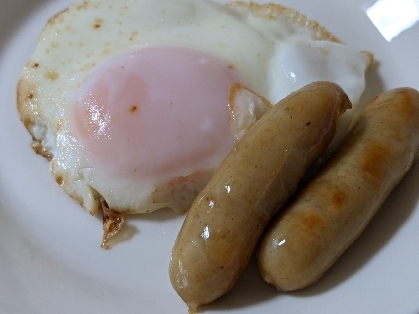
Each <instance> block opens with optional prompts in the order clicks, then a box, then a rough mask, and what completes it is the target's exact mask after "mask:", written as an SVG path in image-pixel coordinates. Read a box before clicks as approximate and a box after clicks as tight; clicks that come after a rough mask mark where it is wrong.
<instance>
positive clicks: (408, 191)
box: [0, 0, 419, 314]
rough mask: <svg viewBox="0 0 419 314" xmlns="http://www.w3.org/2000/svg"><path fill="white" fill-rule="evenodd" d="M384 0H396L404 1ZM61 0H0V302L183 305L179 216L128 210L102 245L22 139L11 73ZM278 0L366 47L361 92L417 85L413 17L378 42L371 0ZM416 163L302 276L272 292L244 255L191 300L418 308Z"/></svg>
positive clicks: (96, 226) (417, 35) (300, 308)
mask: <svg viewBox="0 0 419 314" xmlns="http://www.w3.org/2000/svg"><path fill="white" fill-rule="evenodd" d="M391 1H393V0H391ZM394 1H396V2H397V3H398V7H399V8H400V6H401V5H402V3H404V2H406V1H404V2H403V1H399V0H394ZM394 1H393V2H394ZM409 1H410V0H408V1H407V2H409ZM70 2H72V1H71V0H59V1H47V0H33V1H25V0H7V1H2V2H1V3H0V23H1V24H0V47H1V50H0V53H1V55H0V312H1V313H40V314H44V313H45V314H47V313H54V314H55V313H77V314H82V313H103V314H106V313H123V314H125V313H186V312H187V308H186V306H185V305H184V304H183V302H182V301H181V299H180V298H179V297H178V296H177V294H176V293H175V291H174V290H173V289H172V287H171V285H170V282H169V279H168V274H167V269H168V263H169V257H170V251H171V248H172V244H173V242H174V239H175V237H176V234H177V231H178V229H179V228H180V225H181V223H182V220H183V217H180V216H177V215H175V214H172V213H171V212H169V211H159V212H156V213H154V214H150V215H143V216H138V217H135V218H131V219H129V221H128V225H129V226H130V228H131V229H130V230H131V231H132V237H131V238H130V239H129V240H127V241H124V242H122V243H120V244H119V245H117V246H116V247H114V248H113V249H112V250H109V251H105V250H102V249H101V248H100V242H101V221H100V220H99V219H98V218H93V217H91V216H89V215H88V214H87V213H86V212H85V211H84V210H83V209H82V208H81V207H80V206H79V205H78V204H76V203H75V202H74V201H73V200H71V199H70V198H69V197H68V196H67V195H65V194H64V192H62V191H61V189H60V188H59V187H58V186H57V184H56V183H55V182H54V181H53V179H52V176H51V175H50V173H49V171H48V162H47V161H46V160H45V159H44V158H42V157H40V156H37V155H36V154H35V153H34V152H33V151H32V150H31V148H30V147H29V142H30V137H29V135H28V134H27V132H26V130H25V129H24V128H23V126H22V124H21V123H20V121H19V118H18V115H17V112H16V105H15V98H16V96H15V91H16V83H17V80H18V78H19V75H20V73H21V71H22V68H23V66H24V65H25V64H26V62H27V61H28V60H29V58H30V56H31V54H32V53H33V51H34V49H35V46H36V43H37V40H38V36H39V34H40V32H41V30H42V28H43V26H44V25H45V23H46V21H47V20H48V18H49V17H51V16H52V15H53V14H54V13H56V12H58V11H60V10H62V9H63V8H65V7H66V6H67V5H68V4H70ZM411 2H412V3H414V0H412V1H411ZM282 3H283V4H285V5H288V6H290V7H294V8H296V9H298V10H300V11H301V12H303V13H305V14H307V15H308V16H309V17H310V18H313V19H315V20H317V21H319V22H320V23H321V24H323V25H324V26H326V27H327V28H329V29H330V30H332V32H334V33H335V34H336V35H337V36H338V37H339V38H341V39H342V40H343V41H344V42H345V43H347V44H348V45H350V46H352V47H355V48H357V49H365V50H369V51H371V52H373V53H374V54H375V57H376V60H377V61H378V66H377V67H376V69H374V70H372V71H370V72H369V74H368V77H367V84H368V88H367V91H366V93H365V94H366V95H365V97H364V98H369V97H371V96H372V95H374V94H377V93H379V92H381V91H384V90H386V89H389V88H393V87H399V86H411V87H414V88H417V89H418V88H419V74H417V73H418V71H419V58H418V52H419V25H415V26H413V27H411V28H410V29H408V30H406V31H404V32H402V33H401V34H400V35H399V36H397V37H395V38H393V39H392V40H391V42H388V41H387V40H386V39H385V38H384V37H383V36H382V34H381V33H380V32H379V31H378V29H377V28H376V27H375V26H374V25H373V23H372V22H371V20H370V18H369V17H368V16H367V14H366V10H367V8H368V7H370V6H371V5H373V3H374V2H373V1H367V0H352V1H332V0H319V1H311V2H310V1H304V0H298V1H296V0H284V1H282ZM416 3H417V1H416ZM396 11H397V10H392V11H389V12H390V14H392V15H394V14H396V13H397V12H396ZM408 12H410V13H411V12H412V9H410V10H408ZM418 170H419V165H418V163H416V164H415V165H414V167H413V168H412V169H411V171H410V172H409V173H408V175H407V176H406V177H405V178H404V180H403V181H402V182H401V184H400V186H398V187H397V188H396V190H395V191H394V193H392V195H391V196H390V198H389V199H388V201H387V202H386V203H385V205H384V206H383V207H382V209H381V210H380V212H379V213H378V214H377V215H376V217H375V218H374V219H373V221H372V222H371V224H370V225H369V226H368V228H367V230H366V231H365V232H364V233H363V234H362V235H361V237H360V238H359V239H358V240H357V241H356V243H355V244H354V245H353V246H352V247H351V248H350V249H349V250H348V251H347V252H346V253H345V254H344V255H343V256H342V257H341V258H340V259H339V261H338V262H337V263H336V265H335V266H333V267H332V269H330V271H328V272H327V273H326V274H325V276H324V277H323V278H322V279H321V280H320V281H319V282H318V283H316V284H315V285H314V286H312V287H310V288H308V289H305V290H304V291H301V292H296V293H289V294H282V293H278V292H276V291H275V289H274V288H273V287H271V286H269V285H268V284H265V283H264V282H263V280H262V279H261V277H260V276H259V274H258V271H257V268H256V265H255V262H254V261H253V260H252V262H251V263H250V265H249V267H248V268H247V269H246V271H245V273H244V274H243V276H242V278H241V279H240V280H239V282H238V283H237V284H236V286H235V288H234V289H233V290H232V291H231V292H230V293H229V294H227V295H226V296H225V297H223V298H221V299H220V300H218V301H216V302H214V303H213V304H211V305H208V306H205V307H203V310H205V312H206V313H227V312H228V313H277V312H278V313H351V314H352V313H418V312H419V267H418V265H419V250H418V245H417V243H418V242H419V228H418V226H419V206H418V199H419V191H418V186H419V171H418Z"/></svg>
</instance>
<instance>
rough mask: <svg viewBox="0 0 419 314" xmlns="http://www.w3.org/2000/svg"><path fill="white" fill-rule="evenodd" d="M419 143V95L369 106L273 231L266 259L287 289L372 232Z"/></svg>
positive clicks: (269, 275)
mask: <svg viewBox="0 0 419 314" xmlns="http://www.w3.org/2000/svg"><path fill="white" fill-rule="evenodd" d="M418 149H419V93H418V92H417V91H415V90H413V89H410V88H400V89H395V90H391V91H388V92H386V93H383V94H380V95H378V96H377V97H375V98H374V99H372V100H371V101H370V102H369V103H368V104H366V106H365V108H364V110H363V112H362V113H361V116H360V117H359V120H358V122H357V123H356V124H355V125H354V127H353V128H352V130H351V131H350V133H349V134H348V136H347V137H346V138H345V140H344V142H343V145H342V146H341V147H340V148H339V150H338V152H337V154H336V155H335V156H334V157H333V158H332V160H330V161H329V163H328V164H327V165H326V167H325V169H324V170H323V171H321V172H320V173H319V174H318V175H317V176H316V177H315V178H314V179H313V180H312V181H311V182H310V183H309V184H308V185H307V186H306V187H305V188H304V189H303V190H302V192H301V193H300V194H298V196H297V198H296V199H295V200H294V201H293V203H292V204H291V205H290V206H288V207H287V208H286V209H285V210H284V211H283V212H282V213H280V215H279V216H278V217H277V218H275V219H276V220H275V222H274V223H273V225H272V226H271V227H270V228H269V229H268V231H267V232H266V234H265V235H264V237H263V240H262V242H261V245H260V248H259V253H258V264H259V268H260V272H261V274H262V276H263V278H264V279H265V280H266V281H267V282H269V283H272V284H273V285H274V286H275V287H276V288H277V289H279V290H282V291H292V290H296V289H301V288H304V287H306V286H308V285H310V284H312V283H314V282H315V281H316V280H317V279H319V278H320V277H321V276H322V275H323V273H324V272H325V271H326V270H327V269H328V268H329V267H330V266H331V265H332V264H333V263H334V262H335V261H336V260H337V259H338V257H339V256H340V255H341V254H342V253H343V252H344V251H345V250H346V248H347V247H348V246H349V245H350V244H351V243H352V242H353V241H354V240H355V239H356V238H357V237H358V235H359V234H360V233H361V232H362V231H363V230H364V228H365V227H366V225H367V224H368V222H369V221H370V219H371V218H372V217H373V215H374V214H375V212H376V211H377V210H378V208H379V207H380V206H381V204H382V203H383V202H384V200H385V199H386V197H387V196H388V195H389V193H390V191H391V190H392V189H393V188H394V187H395V186H396V185H397V183H398V182H399V181H400V179H401V178H402V177H403V176H404V174H405V173H406V172H407V171H408V169H409V168H410V166H411V165H412V163H413V160H414V158H415V157H416V156H417V155H418Z"/></svg>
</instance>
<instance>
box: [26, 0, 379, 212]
mask: <svg viewBox="0 0 419 314" xmlns="http://www.w3.org/2000/svg"><path fill="white" fill-rule="evenodd" d="M154 45H172V46H181V47H187V48H192V49H196V50H199V51H203V52H205V53H209V54H211V55H213V56H215V57H217V58H219V59H221V60H223V61H224V62H225V63H227V64H231V65H232V66H233V67H234V68H235V69H236V70H237V71H238V72H239V73H240V74H241V75H242V76H243V77H244V78H245V80H246V82H247V83H248V86H246V87H248V88H250V89H251V90H253V91H254V92H256V93H257V94H258V95H262V96H264V97H266V98H267V99H268V100H269V101H270V102H271V103H273V104H275V103H276V102H278V101H279V100H280V99H282V98H283V97H285V96H286V95H287V94H289V93H290V92H292V91H294V90H296V89H298V88H300V87H301V86H302V85H304V84H306V83H310V82H311V81H318V80H331V81H335V82H336V83H338V84H341V86H342V88H343V89H344V90H345V91H346V92H347V93H348V95H349V97H350V99H351V100H352V101H353V104H354V106H355V107H356V106H357V104H358V100H359V97H360V95H361V93H362V92H363V89H364V86H365V81H364V73H365V70H366V68H367V67H368V65H369V64H370V61H371V60H370V59H369V57H368V55H366V54H363V53H360V52H358V51H354V50H353V49H350V48H348V47H346V46H344V45H342V44H340V43H338V40H337V39H336V38H334V37H333V36H332V35H331V34H330V33H328V32H327V31H326V30H324V29H323V28H321V27H320V26H319V25H318V24H317V23H315V22H310V21H308V20H306V19H305V17H303V16H301V15H298V14H296V12H295V11H292V10H288V9H285V8H282V7H279V6H271V5H266V6H258V5H256V4H241V3H237V4H233V5H232V6H224V5H220V4H217V3H215V2H212V1H207V0H193V1H192V0H168V1H161V0H159V1H156V0H120V1H109V0H88V1H84V2H82V3H78V4H75V5H73V6H71V7H70V8H68V9H67V10H66V11H64V12H62V13H59V14H57V15H56V16H54V17H53V18H52V19H51V20H50V21H49V22H48V24H47V26H46V28H45V30H44V31H43V32H42V34H41V38H40V40H39V44H38V46H37V48H36V52H35V54H34V56H33V57H32V59H31V60H30V61H29V63H28V65H27V67H26V68H25V70H24V73H23V74H22V77H21V81H20V83H19V88H18V108H19V112H20V115H21V117H22V120H23V122H24V124H25V126H26V127H27V128H28V130H29V132H30V133H31V134H32V136H33V139H34V142H33V145H34V148H35V149H36V151H37V152H39V153H41V154H43V155H44V156H46V157H48V158H49V159H50V160H51V171H52V173H53V175H54V177H55V179H56V181H57V183H59V184H60V185H61V186H62V187H63V188H64V190H65V191H66V192H67V193H68V194H69V195H70V196H72V197H73V198H75V199H76V200H78V201H79V202H80V203H81V204H82V205H83V207H85V208H86V209H87V210H88V211H89V212H90V213H91V214H96V213H98V212H99V211H100V209H101V200H104V201H105V202H106V205H107V206H108V207H109V208H111V209H112V210H113V211H116V212H120V213H124V212H126V213H143V212H150V211H153V210H156V209H159V208H162V207H172V208H173V209H174V210H176V211H178V212H183V211H185V210H187V208H188V204H189V203H190V202H191V201H192V200H193V198H194V196H195V195H196V194H197V193H198V192H199V190H200V189H202V187H203V186H204V185H205V183H206V182H207V181H208V179H209V178H210V176H211V175H212V172H213V171H214V169H196V171H195V172H194V173H189V174H185V176H184V177H180V178H172V179H170V180H167V181H164V182H160V181H158V180H150V179H147V180H141V179H140V180H136V181H132V180H128V179H124V178H115V177H111V176H110V174H109V173H107V172H106V170H103V169H99V168H98V167H96V166H95V164H94V162H92V160H91V159H90V158H89V154H88V152H85V151H84V149H83V146H82V145H81V143H80V141H78V139H77V135H76V134H75V133H74V128H73V126H72V125H71V121H70V119H69V118H68V117H69V116H70V115H71V114H72V106H73V105H74V102H73V101H72V97H73V95H74V93H76V91H77V90H78V89H79V88H81V87H82V84H83V81H84V78H86V77H87V76H88V74H89V73H91V71H93V70H94V69H95V67H97V66H100V65H101V64H103V63H106V61H107V60H109V59H111V58H114V57H116V56H118V55H121V54H124V53H127V52H130V51H136V50H138V49H141V48H144V47H150V46H154ZM319 64H321V65H322V66H319ZM351 120H352V114H351V113H348V117H347V119H346V121H347V122H345V123H342V125H343V127H342V130H343V131H342V132H341V133H342V134H344V133H346V130H347V128H348V126H349V122H350V121H351ZM348 121H349V122H348ZM102 204H103V202H102Z"/></svg>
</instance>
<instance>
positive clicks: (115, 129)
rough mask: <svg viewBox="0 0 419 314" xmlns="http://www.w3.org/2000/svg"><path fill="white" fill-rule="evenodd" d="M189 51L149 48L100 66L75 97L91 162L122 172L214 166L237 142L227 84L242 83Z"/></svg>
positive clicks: (181, 170) (167, 172)
mask: <svg viewBox="0 0 419 314" xmlns="http://www.w3.org/2000/svg"><path fill="white" fill-rule="evenodd" d="M241 81H242V80H241V79H240V77H239V75H238V73H237V72H236V71H235V70H234V69H232V67H231V66H229V65H228V64H225V63H223V62H221V61H220V60H218V59H216V58H214V57H212V56H209V55H207V54H203V53H202V52H198V51H195V50H192V49H187V48H176V47H150V48H144V49H141V50H139V51H136V52H133V53H130V54H127V55H123V56H120V57H118V58H115V59H113V60H112V61H110V62H108V63H106V64H105V65H103V66H100V67H98V68H97V69H96V70H95V71H94V72H93V73H92V74H91V75H89V77H88V78H87V79H86V81H85V82H84V83H83V86H82V88H81V89H80V90H79V92H78V94H77V95H76V107H75V119H76V120H75V125H76V128H77V131H78V135H79V137H80V141H81V143H82V144H83V147H84V148H85V150H86V151H87V152H88V154H89V156H90V158H91V160H94V161H95V162H96V163H97V164H98V165H99V166H100V167H102V168H103V169H106V171H110V172H112V173H116V174H120V175H123V176H132V175H134V176H160V175H163V176H166V175H167V176H181V175H188V174H191V173H192V172H194V171H196V170H202V169H211V168H214V167H216V166H217V165H218V164H219V163H220V162H221V161H222V160H223V158H224V157H225V156H226V155H227V153H228V151H229V150H230V149H231V148H232V147H233V146H234V144H235V143H236V139H235V138H234V136H233V134H232V130H231V123H230V117H229V111H228V96H229V89H230V86H231V84H232V83H233V82H241Z"/></svg>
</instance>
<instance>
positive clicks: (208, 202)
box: [170, 82, 351, 311]
mask: <svg viewBox="0 0 419 314" xmlns="http://www.w3.org/2000/svg"><path fill="white" fill-rule="evenodd" d="M350 106H351V105H350V102H349V100H348V98H347V96H346V94H345V93H344V92H343V91H342V89H341V88H340V87H339V86H337V85H336V84H333V83H328V82H318V83H314V84H309V85H307V86H306V87H304V88H302V89H301V90H299V91H297V92H295V93H293V94H291V95H290V96H288V97H286V98H285V99H284V100H283V101H281V102H279V103H278V104H277V105H276V106H274V107H273V108H271V109H270V110H269V111H268V112H267V113H266V114H265V115H264V116H262V118H261V119H260V120H259V121H257V122H256V123H255V124H254V125H253V126H252V127H251V128H250V129H249V131H248V132H247V133H246V134H245V135H244V136H243V138H242V139H241V140H240V141H239V142H238V143H237V145H236V146H235V147H234V148H233V150H232V151H231V152H230V153H229V154H228V156H227V157H226V158H225V160H224V161H223V163H222V164H221V166H220V167H219V169H218V170H217V172H216V174H215V175H214V176H213V178H212V179H211V180H210V182H209V183H208V185H207V186H206V187H205V188H204V190H203V191H202V192H201V193H200V194H199V195H198V197H197V198H196V200H195V202H194V203H193V204H192V207H191V209H190V210H189V212H188V214H187V217H186V219H185V221H184V223H183V226H182V229H181V230H180V233H179V235H178V237H177V240H176V243H175V245H174V248H173V251H172V256H171V262H170V279H171V282H172V285H173V287H174V289H175V290H176V291H177V293H178V294H179V295H180V296H181V298H182V299H183V300H184V301H185V302H186V303H187V304H188V306H189V308H190V310H191V311H194V310H195V309H196V307H197V306H199V305H201V304H205V303H209V302H211V301H213V300H215V299H217V298H218V297H220V296H221V295H223V294H225V293H226V292H227V291H228V290H230V289H231V288H232V287H233V285H234V283H235V281H236V280H237V278H238V277H239V275H240V274H241V273H242V271H243V269H244V267H245V265H246V264H247V263H248V260H249V258H250V256H251V253H252V251H253V250H254V248H255V246H256V243H257V241H258V240H259V238H260V236H261V234H262V232H263V231H264V229H265V228H266V225H267V222H268V220H269V219H270V218H271V217H272V216H273V215H274V213H275V212H276V211H277V210H278V208H279V207H280V206H281V205H282V204H283V203H284V202H285V200H286V199H287V197H288V196H289V195H290V194H292V193H293V192H294V191H295V189H296V186H297V184H298V181H299V180H300V178H301V177H302V175H303V174H304V171H305V170H306V169H307V167H308V166H309V165H310V164H311V163H312V162H313V161H314V160H315V159H316V158H317V157H318V156H319V155H320V154H321V153H322V152H323V151H324V149H325V148H326V147H327V145H328V144H329V142H330V141H331V139H332V138H333V135H334V132H335V129H336V119H337V117H338V115H339V114H340V113H342V112H343V111H344V110H345V109H346V108H349V107H350Z"/></svg>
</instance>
